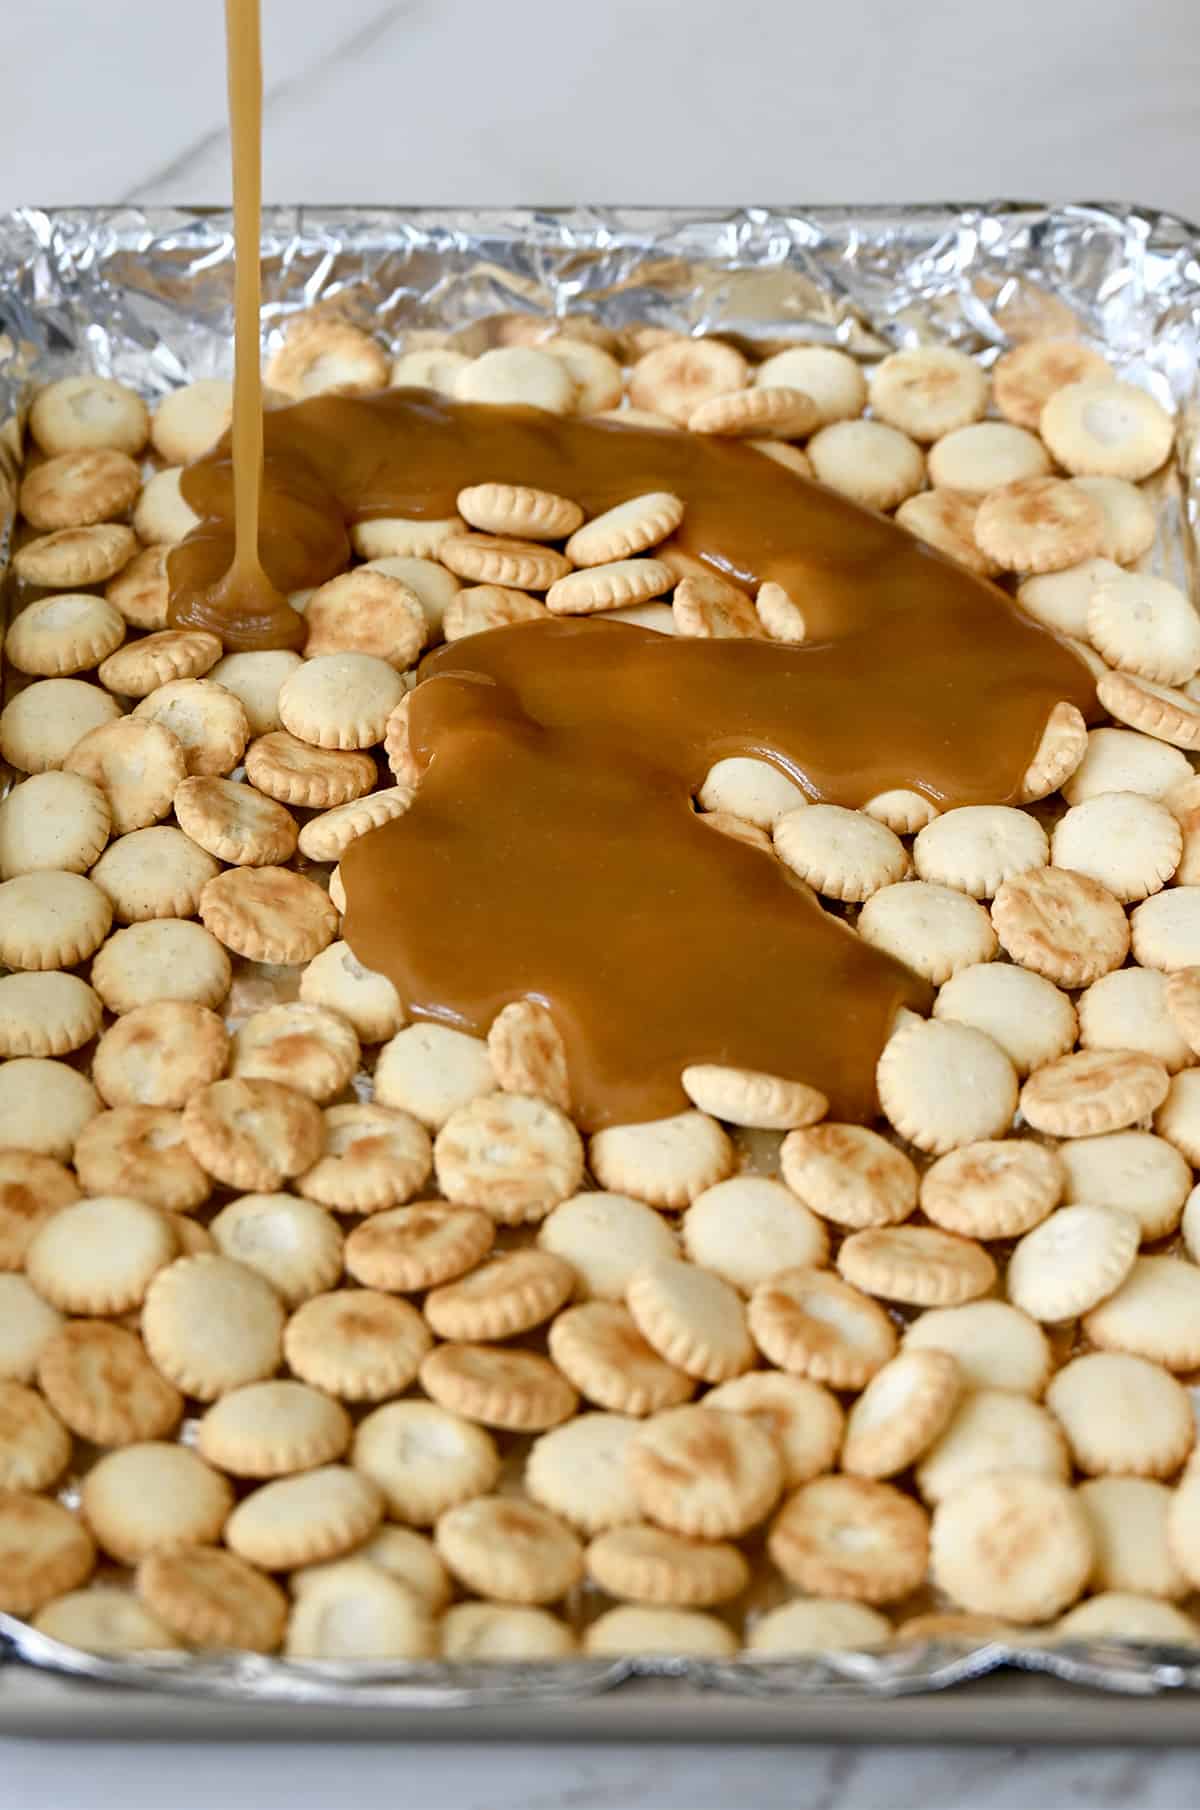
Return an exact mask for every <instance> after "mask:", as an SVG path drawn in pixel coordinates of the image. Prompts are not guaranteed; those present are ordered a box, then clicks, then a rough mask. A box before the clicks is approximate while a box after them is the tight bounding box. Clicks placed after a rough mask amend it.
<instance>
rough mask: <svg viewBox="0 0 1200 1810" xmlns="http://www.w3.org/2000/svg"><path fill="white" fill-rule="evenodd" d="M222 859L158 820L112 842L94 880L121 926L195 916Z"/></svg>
mask: <svg viewBox="0 0 1200 1810" xmlns="http://www.w3.org/2000/svg"><path fill="white" fill-rule="evenodd" d="M216 872H217V862H216V860H215V859H214V858H213V856H212V855H210V854H208V853H207V851H206V850H204V849H202V848H199V847H198V846H197V845H196V844H195V843H194V842H193V841H192V840H191V838H190V837H188V836H185V835H184V833H183V831H182V830H179V829H176V828H175V827H174V825H173V824H165V823H163V824H153V825H152V826H150V827H149V828H148V829H144V830H133V831H131V832H130V834H129V835H127V836H119V837H118V838H117V839H116V841H115V842H110V843H109V845H108V847H107V848H106V849H105V851H104V853H103V854H102V855H101V857H100V859H99V861H97V863H96V865H95V866H94V867H93V868H92V870H91V875H90V878H91V879H92V880H93V881H94V882H95V884H96V885H97V886H98V887H99V888H100V889H101V891H102V892H103V893H104V894H105V895H106V897H107V898H108V900H109V901H110V903H111V906H112V912H113V916H114V917H115V919H116V921H117V922H118V923H119V924H135V923H143V922H145V921H146V920H147V919H149V918H187V917H191V916H192V915H193V914H194V913H195V911H196V909H197V906H198V905H199V902H200V897H201V894H202V892H203V890H204V887H205V886H206V885H207V884H208V882H209V881H210V880H211V879H213V878H214V876H215V875H216Z"/></svg>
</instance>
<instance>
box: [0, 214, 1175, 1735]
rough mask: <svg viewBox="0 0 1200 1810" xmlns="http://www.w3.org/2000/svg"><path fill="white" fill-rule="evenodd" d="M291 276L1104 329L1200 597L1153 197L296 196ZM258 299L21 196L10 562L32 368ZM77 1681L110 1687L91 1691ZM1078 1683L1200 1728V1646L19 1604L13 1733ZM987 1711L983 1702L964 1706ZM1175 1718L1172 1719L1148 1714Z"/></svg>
mask: <svg viewBox="0 0 1200 1810" xmlns="http://www.w3.org/2000/svg"><path fill="white" fill-rule="evenodd" d="M263 289H264V308H263V321H264V335H265V338H266V340H267V343H268V346H271V345H272V344H274V343H276V342H277V340H278V336H279V334H280V332H281V329H282V326H283V325H284V324H285V323H286V320H287V317H288V316H289V315H290V314H292V313H295V312H297V311H298V310H300V309H303V308H308V307H312V306H314V305H320V306H329V307H332V308H336V309H337V311H338V312H339V313H340V314H342V315H344V316H346V317H348V318H350V319H352V320H357V321H360V322H361V323H362V324H364V325H366V326H368V327H369V328H370V329H371V330H372V331H373V332H375V333H376V334H379V335H381V336H382V337H384V338H386V339H388V340H389V341H391V342H392V343H393V344H394V345H395V346H396V347H397V348H399V347H401V346H402V345H403V343H404V342H405V339H406V336H407V335H409V334H410V333H413V332H420V331H421V330H424V329H430V328H436V329H442V330H445V329H450V330H453V331H454V332H455V333H456V334H457V335H458V337H459V339H460V340H461V343H462V344H463V345H464V346H466V347H467V348H468V349H477V348H480V347H482V346H483V345H485V344H487V343H489V340H490V338H491V335H492V333H493V331H494V323H495V319H496V317H497V316H498V315H502V314H513V313H516V314H529V315H531V316H535V317H561V316H564V315H570V314H575V313H580V312H582V313H586V314H590V315H591V316H592V317H593V318H595V319H597V320H599V321H600V322H602V323H603V324H605V325H606V326H610V327H622V326H626V325H629V324H631V323H635V322H651V323H653V324H656V325H661V326H664V327H670V328H675V329H682V330H686V331H690V332H695V333H700V332H719V333H721V334H723V335H724V336H726V337H730V338H733V339H735V340H742V341H744V342H747V343H753V344H754V346H755V347H756V348H758V349H759V350H760V351H761V350H764V349H765V350H774V349H778V348H780V347H782V346H785V345H790V344H800V343H807V344H831V345H839V346H842V347H844V348H845V349H847V350H849V351H851V352H853V353H855V354H856V355H858V356H860V357H863V358H864V359H868V360H869V359H872V358H875V357H879V356H881V355H883V354H884V353H885V352H887V351H889V350H891V349H893V348H895V347H896V346H901V345H911V344H917V343H921V342H925V341H933V342H938V343H946V344H954V345H958V346H961V347H962V348H963V349H965V350H969V351H972V352H975V353H978V354H981V355H982V356H983V358H984V360H985V362H988V361H990V359H991V358H992V357H995V356H997V355H998V354H999V352H1000V351H1002V350H1003V349H1004V348H1005V347H1006V346H1007V345H1008V344H1010V343H1012V342H1013V341H1014V340H1019V339H1022V338H1026V337H1029V336H1030V335H1032V334H1035V333H1048V332H1049V333H1072V334H1080V333H1081V334H1083V335H1085V336H1087V337H1088V338H1090V339H1092V340H1093V341H1094V342H1095V343H1097V344H1098V345H1099V346H1100V347H1101V348H1102V349H1103V350H1104V352H1105V353H1106V355H1107V356H1108V357H1109V358H1110V360H1111V362H1112V363H1113V364H1114V365H1115V366H1116V367H1117V368H1118V370H1119V371H1120V372H1121V373H1122V374H1124V375H1127V376H1129V377H1131V378H1134V379H1135V380H1137V381H1138V382H1141V383H1143V384H1144V385H1145V386H1146V387H1147V388H1149V389H1150V390H1152V391H1153V392H1154V393H1155V394H1156V395H1157V396H1158V397H1159V399H1160V400H1161V401H1163V402H1164V403H1166V404H1167V405H1168V406H1170V407H1171V408H1173V409H1174V410H1175V411H1176V413H1177V414H1178V416H1179V420H1180V437H1179V453H1178V458H1177V461H1176V463H1175V464H1174V465H1173V466H1172V468H1171V469H1170V470H1169V471H1168V472H1167V473H1166V474H1164V476H1163V477H1162V478H1161V479H1160V480H1157V481H1156V493H1157V494H1156V500H1157V503H1158V509H1159V521H1160V532H1159V538H1158V542H1157V545H1156V548H1155V552H1154V556H1153V558H1154V564H1155V566H1156V568H1157V569H1159V570H1161V571H1163V572H1164V573H1166V575H1168V576H1170V577H1172V578H1173V579H1175V581H1176V582H1179V583H1182V584H1184V585H1186V586H1187V587H1188V588H1189V589H1190V591H1191V593H1192V595H1193V596H1195V595H1196V594H1197V591H1198V589H1200V586H1198V584H1197V553H1196V548H1197V530H1198V526H1200V465H1198V463H1197V434H1196V424H1197V418H1198V411H1200V232H1198V230H1197V229H1196V228H1194V227H1192V226H1190V225H1188V224H1187V223H1186V222H1182V221H1179V220H1177V219H1174V218H1172V217H1170V216H1167V215H1163V214H1158V213H1155V212H1154V211H1152V210H1146V209H1137V208H1121V207H1116V206H1111V205H1080V206H1068V207H1060V208H1050V207H1044V206H1039V205H1034V204H1024V205H1001V204H989V205H986V206H970V207H951V206H946V207H929V208H883V207H881V208H859V209H835V208H821V209H803V210H802V209H786V210H771V209H759V208H750V209H744V210H739V211H737V212H734V213H730V214H720V215H717V214H711V213H705V212H703V211H701V210H665V209H645V210H642V209H626V208H618V209H582V210H569V211H562V212H534V211H520V210H504V211H500V210H462V211H446V210H422V209H415V210H406V209H353V208H344V209H328V208H326V209H317V210H313V209H269V210H267V213H266V216H265V218H264V225H263ZM231 298H232V227H231V221H230V218H229V216H228V215H225V214H222V213H218V212H186V211H179V210H168V209H155V210H150V211H141V210H134V209H67V210H60V211H45V210H36V209H22V210H18V211H17V212H15V213H13V214H10V215H7V216H0V561H2V560H3V557H4V554H5V551H6V547H7V537H8V532H9V530H10V528H11V514H12V490H13V484H12V480H13V476H14V474H15V469H16V459H17V454H18V449H19V424H20V420H21V416H22V412H23V408H24V405H25V403H26V401H27V398H28V394H29V391H30V388H31V386H32V385H33V384H35V383H38V382H44V381H46V380H47V379H49V378H52V377H55V376H59V375H62V374H64V373H65V372H67V371H71V370H97V371H99V372H101V373H103V374H105V375H111V376H115V377H118V378H120V379H122V380H124V381H126V382H129V383H132V384H133V385H135V386H136V387H137V388H138V389H140V390H141V391H142V392H143V394H145V395H146V396H147V397H148V398H150V399H153V398H155V397H157V396H159V395H162V394H165V393H166V392H167V391H169V390H170V389H172V388H174V387H175V386H176V385H177V384H178V383H180V382H181V381H184V380H186V379H191V378H197V377H207V376H225V375H229V374H231V369H232V344H231ZM18 1668H21V1669H18ZM25 1668H30V1669H28V1670H26V1669H25ZM1013 1668H1016V1669H1019V1670H1021V1671H1023V1672H1024V1673H1025V1674H1026V1675H1025V1676H1023V1677H1018V1676H1016V1675H1015V1673H1014V1670H1013ZM55 1674H57V1676H55ZM997 1674H1003V1675H1000V1676H998V1675H997ZM1029 1674H1033V1676H1032V1677H1031V1676H1030V1675H1029ZM68 1678H69V1679H73V1680H77V1681H86V1690H85V1691H84V1694H83V1696H82V1697H81V1694H80V1692H81V1685H80V1684H78V1683H77V1684H75V1685H74V1686H72V1685H71V1684H68V1683H65V1682H63V1680H64V1679H68ZM969 1680H975V1681H976V1682H975V1684H974V1685H973V1688H972V1689H971V1690H970V1691H963V1690H955V1691H954V1692H953V1695H952V1696H951V1697H945V1696H942V1695H941V1693H943V1692H945V1691H947V1690H949V1689H951V1687H954V1686H961V1685H964V1684H966V1683H967V1682H968V1681H969ZM984 1680H986V1681H984ZM1051 1680H1053V1681H1055V1682H1054V1683H1053V1684H1052V1683H1051V1682H1050V1681H1051ZM1072 1685H1074V1686H1080V1685H1082V1686H1090V1687H1093V1689H1099V1690H1101V1691H1104V1692H1120V1693H1123V1694H1124V1695H1126V1696H1127V1697H1133V1698H1141V1699H1142V1700H1143V1701H1142V1702H1141V1703H1140V1704H1136V1705H1135V1704H1134V1703H1127V1704H1125V1705H1124V1706H1123V1707H1122V1710H1121V1712H1120V1714H1121V1730H1122V1736H1123V1738H1125V1739H1134V1738H1145V1739H1157V1738H1162V1739H1171V1740H1180V1739H1186V1738H1188V1728H1190V1726H1191V1725H1192V1723H1193V1722H1194V1721H1195V1717H1194V1713H1193V1711H1194V1705H1193V1704H1192V1702H1191V1693H1192V1692H1194V1691H1196V1690H1197V1689H1200V1654H1198V1653H1197V1652H1195V1651H1190V1650H1186V1649H1185V1650H1180V1651H1172V1650H1169V1649H1161V1648H1138V1649H1135V1648H1128V1647H1125V1648H1123V1647H1121V1646H1119V1645H1117V1644H1109V1643H1089V1644H1086V1645H1082V1644H1075V1645H1072V1646H1070V1647H1058V1648H1055V1649H1053V1650H1051V1649H1046V1648H1044V1647H1041V1646H1039V1645H1037V1644H1034V1643H1032V1642H1031V1644H1030V1645H1028V1646H1021V1647H1013V1646H999V1645H989V1646H985V1647H980V1648H976V1649H974V1650H970V1651H962V1650H958V1651H955V1650H952V1649H949V1650H948V1649H944V1648H934V1647H929V1646H921V1647H918V1646H912V1647H908V1648H904V1649H900V1650H898V1651H896V1652H892V1653H887V1654H834V1655H830V1656H828V1657H827V1658H824V1659H814V1660H782V1661H780V1660H775V1661H770V1662H764V1661H761V1660H759V1661H754V1660H737V1661H699V1660H688V1659H638V1660H627V1661H619V1662H616V1663H611V1664H610V1663H606V1662H598V1661H576V1662H567V1663H565V1664H554V1665H537V1666H518V1665H488V1666H478V1665H477V1666H454V1667H448V1666H439V1665H413V1664H409V1663H395V1664H391V1665H345V1664H337V1665H335V1664H317V1663H312V1664H299V1663H295V1662H291V1663H288V1662H284V1661H281V1660H276V1659H264V1658H260V1657H258V1656H255V1655H248V1654H232V1655H196V1654H169V1655H161V1656H160V1655H155V1656H152V1657H147V1658H144V1659H138V1660H106V1659H102V1658H97V1657H94V1656H89V1655H85V1654H80V1653H77V1652H75V1651H74V1650H73V1649H70V1648H66V1647H62V1646H61V1645H59V1644H58V1643H57V1642H54V1641H51V1640H48V1639H46V1638H45V1637H43V1636H40V1635H37V1634H35V1633H34V1632H33V1631H32V1630H31V1629H29V1628H28V1627H26V1626H25V1625H24V1624H22V1623H20V1622H17V1621H16V1620H15V1619H13V1618H11V1617H6V1616H2V1615H0V1732H14V1733H15V1732H18V1731H19V1730H21V1729H26V1730H29V1729H32V1728H33V1727H35V1726H36V1727H46V1728H53V1729H55V1731H56V1732H58V1731H60V1730H66V1729H68V1728H70V1729H73V1730H74V1731H75V1732H98V1731H97V1730H96V1729H95V1728H92V1727H90V1726H88V1714H86V1713H85V1714H83V1715H82V1716H81V1713H80V1711H81V1706H82V1705H83V1704H91V1705H93V1706H95V1705H96V1704H97V1703H103V1704H109V1705H114V1706H115V1705H117V1704H120V1705H121V1706H122V1707H121V1714H120V1716H119V1717H117V1718H116V1721H115V1722H114V1721H110V1720H109V1719H108V1717H107V1716H100V1717H99V1718H98V1719H99V1721H100V1722H101V1723H103V1725H104V1727H106V1728H109V1729H111V1730H112V1732H118V1727H117V1724H118V1723H119V1732H121V1733H125V1734H127V1733H130V1732H142V1733H146V1734H151V1733H153V1734H157V1735H162V1734H164V1733H167V1732H173V1731H178V1732H182V1728H181V1720H182V1721H186V1722H188V1724H189V1728H190V1730H191V1732H194V1733H198V1732H212V1733H213V1734H214V1735H216V1734H219V1735H221V1736H222V1737H225V1736H227V1735H229V1734H230V1733H238V1732H243V1733H246V1732H253V1733H257V1734H259V1735H262V1736H264V1737H265V1736H267V1735H268V1734H276V1735H277V1734H278V1733H280V1732H281V1730H282V1727H283V1724H282V1723H281V1721H280V1717H284V1718H285V1719H286V1725H287V1727H288V1729H289V1730H290V1729H291V1728H292V1724H293V1723H294V1722H295V1721H296V1719H297V1718H296V1710H297V1708H298V1707H299V1706H300V1705H303V1706H304V1711H305V1713H304V1717H303V1724H304V1731H305V1732H307V1733H316V1732H318V1730H319V1731H320V1732H322V1733H325V1734H331V1733H332V1734H343V1733H351V1732H357V1733H360V1734H362V1735H364V1736H365V1735H367V1734H369V1733H375V1734H378V1732H380V1724H379V1721H378V1718H379V1717H380V1716H381V1715H384V1716H386V1718H387V1728H388V1730H389V1732H391V1733H398V1732H401V1731H402V1729H403V1731H404V1732H408V1733H412V1732H417V1731H418V1730H419V1731H420V1732H423V1733H426V1734H428V1735H430V1736H434V1737H436V1736H438V1735H443V1736H444V1735H445V1734H446V1732H447V1729H448V1725H447V1722H446V1720H445V1717H446V1716H447V1715H448V1714H449V1713H453V1715H454V1723H453V1727H454V1733H455V1736H456V1737H458V1736H460V1735H464V1734H468V1733H475V1734H478V1735H479V1736H481V1737H482V1736H483V1735H485V1734H486V1735H488V1736H489V1737H490V1738H495V1736H496V1735H498V1734H502V1733H509V1734H512V1735H513V1736H517V1735H520V1734H527V1733H531V1732H536V1733H539V1734H542V1735H545V1733H546V1732H547V1731H548V1730H553V1731H554V1732H556V1733H558V1734H559V1735H560V1736H561V1737H563V1738H567V1737H568V1736H575V1735H578V1736H580V1737H583V1736H585V1735H591V1736H592V1737H593V1738H602V1737H603V1736H604V1735H605V1734H609V1733H611V1734H614V1735H618V1734H619V1735H623V1736H625V1737H626V1738H633V1737H634V1736H635V1735H640V1736H641V1738H652V1737H654V1736H655V1735H659V1736H662V1737H664V1738H666V1737H669V1736H671V1735H672V1734H678V1735H683V1734H687V1735H688V1736H689V1737H690V1738H693V1739H694V1738H696V1737H697V1736H708V1735H711V1736H712V1737H713V1738H722V1739H729V1738H736V1737H737V1736H738V1735H739V1734H743V1735H746V1736H748V1737H749V1736H754V1737H755V1738H766V1737H767V1736H768V1735H772V1734H773V1735H774V1736H775V1738H779V1737H782V1736H784V1735H788V1736H792V1737H796V1738H803V1737H807V1738H819V1739H828V1738H829V1737H830V1735H831V1734H833V1733H837V1732H844V1733H854V1734H857V1735H859V1736H860V1737H862V1738H870V1737H876V1738H887V1739H898V1738H905V1737H906V1736H907V1738H922V1739H931V1738H941V1739H947V1738H949V1739H953V1738H955V1736H956V1733H957V1734H958V1735H959V1736H960V1737H961V1738H964V1739H965V1738H975V1739H986V1738H999V1728H997V1732H996V1734H995V1736H992V1737H989V1736H988V1735H987V1734H986V1733H985V1732H983V1730H984V1729H985V1728H986V1727H988V1726H992V1724H991V1723H990V1722H989V1716H990V1715H991V1714H992V1713H993V1710H994V1706H995V1705H997V1703H1001V1704H1003V1705H1004V1710H1003V1713H1002V1714H1001V1715H1000V1716H999V1721H1000V1722H1002V1723H1003V1732H1004V1735H1005V1737H1006V1738H1008V1739H1010V1740H1011V1739H1014V1738H1019V1739H1052V1738H1082V1737H1081V1735H1079V1734H1078V1733H1077V1734H1075V1735H1066V1734H1064V1730H1067V1729H1075V1730H1077V1731H1079V1730H1082V1729H1083V1728H1084V1727H1085V1726H1086V1727H1088V1728H1089V1729H1090V1730H1091V1732H1092V1733H1095V1732H1097V1730H1098V1729H1103V1730H1104V1731H1105V1732H1110V1731H1111V1726H1112V1725H1111V1720H1110V1717H1111V1706H1110V1707H1109V1711H1108V1713H1107V1714H1106V1713H1105V1711H1104V1700H1103V1699H1097V1698H1095V1697H1094V1696H1090V1695H1087V1694H1084V1693H1082V1692H1079V1691H1077V1690H1076V1691H1070V1690H1064V1687H1065V1686H1072ZM618 1686H620V1687H621V1688H620V1690H619V1691H618V1690H617V1689H616V1687H618ZM114 1687H123V1688H114ZM131 1687H132V1688H131ZM613 1693H615V1694H613ZM185 1703H186V1714H185V1711H184V1705H185ZM968 1703H970V1704H973V1705H975V1706H976V1707H975V1708H974V1709H972V1710H970V1711H967V1710H960V1706H962V1705H966V1704H968ZM1097 1704H1099V1711H1100V1713H1099V1715H1096V1714H1094V1709H1095V1706H1096V1705H1097ZM718 1705H719V1706H720V1708H719V1709H718V1708H717V1706H718ZM651 1706H653V1713H648V1712H649V1711H650V1707H651ZM918 1706H919V1711H918ZM987 1706H990V1707H987ZM1071 1706H1074V1707H1073V1708H1072V1707H1071ZM1085 1706H1086V1708H1085ZM1149 1710H1153V1711H1154V1712H1155V1713H1154V1714H1149V1715H1146V1714H1143V1715H1141V1716H1140V1718H1139V1717H1138V1716H1137V1715H1136V1714H1135V1712H1136V1711H1149ZM347 1711H352V1712H354V1713H353V1716H352V1717H351V1718H350V1719H347ZM1160 1711H1166V1712H1167V1713H1166V1714H1159V1713H1157V1712H1160ZM434 1712H437V1713H434ZM197 1717H200V1720H201V1724H202V1726H200V1727H197V1726H196V1722H195V1719H196V1718H197ZM398 1717H400V1718H403V1721H402V1722H400V1721H398V1720H397V1718H398ZM410 1718H411V1726H409V1722H410ZM1183 1722H1186V1724H1187V1727H1181V1723H1183ZM918 1728H919V1729H920V1730H921V1731H922V1732H921V1733H920V1734H919V1735H917V1734H915V1733H914V1732H913V1731H914V1730H916V1729H918ZM1168 1728H1169V1730H1170V1732H1169V1733H1168V1732H1166V1731H1167V1729H1168ZM968 1730H974V1731H975V1732H974V1734H973V1735H971V1734H969V1733H968V1732H967V1731H968ZM1138 1730H1144V1731H1145V1732H1144V1735H1142V1734H1139V1733H1138V1732H1137V1731H1138ZM1152 1730H1154V1731H1159V1730H1161V1731H1162V1732H1161V1733H1159V1732H1151V1731H1152Z"/></svg>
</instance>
